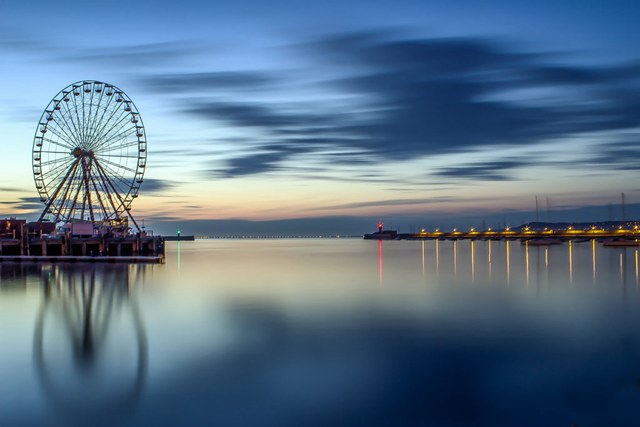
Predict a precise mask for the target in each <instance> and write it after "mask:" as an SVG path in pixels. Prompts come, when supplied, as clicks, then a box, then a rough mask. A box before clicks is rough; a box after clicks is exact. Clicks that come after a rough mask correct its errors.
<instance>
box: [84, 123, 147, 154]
mask: <svg viewBox="0 0 640 427" xmlns="http://www.w3.org/2000/svg"><path fill="white" fill-rule="evenodd" d="M135 132H136V127H135V126H132V127H130V128H128V129H125V130H123V131H121V132H120V133H118V134H114V135H112V136H111V137H110V138H109V139H106V140H104V141H101V142H100V144H99V145H97V147H96V148H97V149H98V150H100V149H102V148H106V147H110V146H111V144H112V143H119V142H120V141H122V140H125V139H127V138H128V137H129V136H132V135H133V134H135ZM136 143H137V141H136ZM94 151H96V150H95V149H94Z"/></svg>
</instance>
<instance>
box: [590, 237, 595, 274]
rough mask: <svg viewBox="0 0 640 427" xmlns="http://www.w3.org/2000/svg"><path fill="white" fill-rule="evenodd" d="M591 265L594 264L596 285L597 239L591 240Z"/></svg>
mask: <svg viewBox="0 0 640 427" xmlns="http://www.w3.org/2000/svg"><path fill="white" fill-rule="evenodd" d="M591 264H593V283H596V239H592V240H591Z"/></svg>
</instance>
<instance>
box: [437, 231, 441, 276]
mask: <svg viewBox="0 0 640 427" xmlns="http://www.w3.org/2000/svg"><path fill="white" fill-rule="evenodd" d="M439 275H440V241H439V240H437V239H436V276H439Z"/></svg>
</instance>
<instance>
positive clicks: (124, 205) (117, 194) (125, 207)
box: [96, 160, 140, 231]
mask: <svg viewBox="0 0 640 427" xmlns="http://www.w3.org/2000/svg"><path fill="white" fill-rule="evenodd" d="M96 166H98V168H99V169H102V165H100V163H99V162H98V161H97V160H96ZM102 174H103V176H104V177H105V179H106V180H107V183H108V184H109V185H110V186H111V188H112V189H113V190H114V191H115V193H116V197H118V199H119V200H120V204H121V206H122V207H123V209H124V210H125V212H126V213H127V215H128V216H129V218H131V221H132V222H133V224H134V225H135V226H136V228H137V229H138V231H140V227H138V223H137V222H136V220H135V218H134V217H133V216H132V215H131V213H130V212H129V206H128V205H126V204H125V200H124V199H123V198H122V196H120V193H118V191H117V190H116V188H115V186H114V185H113V183H112V182H111V180H110V179H109V177H108V176H107V174H105V173H104V169H102ZM129 203H131V202H129Z"/></svg>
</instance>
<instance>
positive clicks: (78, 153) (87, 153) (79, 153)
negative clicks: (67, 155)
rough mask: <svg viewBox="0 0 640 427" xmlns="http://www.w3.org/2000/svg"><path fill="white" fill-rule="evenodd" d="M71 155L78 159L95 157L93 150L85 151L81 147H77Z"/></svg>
mask: <svg viewBox="0 0 640 427" xmlns="http://www.w3.org/2000/svg"><path fill="white" fill-rule="evenodd" d="M71 155H72V156H73V157H75V158H76V159H77V158H78V157H93V150H84V149H82V148H80V147H76V148H74V149H73V151H72V152H71Z"/></svg>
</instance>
